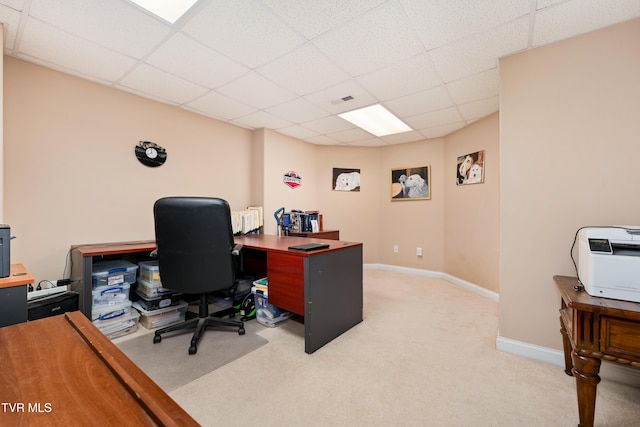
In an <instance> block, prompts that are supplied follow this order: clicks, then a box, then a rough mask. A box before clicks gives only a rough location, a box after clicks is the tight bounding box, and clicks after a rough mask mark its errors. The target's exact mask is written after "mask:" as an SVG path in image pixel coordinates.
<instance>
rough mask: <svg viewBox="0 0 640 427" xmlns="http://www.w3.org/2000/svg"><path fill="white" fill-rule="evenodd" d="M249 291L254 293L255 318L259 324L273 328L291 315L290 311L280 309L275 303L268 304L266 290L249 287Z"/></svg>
mask: <svg viewBox="0 0 640 427" xmlns="http://www.w3.org/2000/svg"><path fill="white" fill-rule="evenodd" d="M251 292H253V294H254V295H253V296H254V299H255V303H256V320H257V321H258V323H260V324H261V325H264V326H267V327H269V328H274V327H276V326H280V325H281V324H283V323H284V322H286V321H287V320H289V319H291V317H293V314H292V313H290V312H288V311H284V310H281V309H280V308H278V307H276V306H275V305H271V304H269V295H268V291H266V292H262V291H259V290H256V288H255V287H254V288H252V289H251Z"/></svg>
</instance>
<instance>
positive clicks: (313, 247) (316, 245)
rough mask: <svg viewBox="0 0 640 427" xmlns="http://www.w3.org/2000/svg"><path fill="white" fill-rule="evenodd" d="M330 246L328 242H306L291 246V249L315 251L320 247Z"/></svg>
mask: <svg viewBox="0 0 640 427" xmlns="http://www.w3.org/2000/svg"><path fill="white" fill-rule="evenodd" d="M328 247H329V244H327V243H305V244H304V245H294V246H289V249H291V250H294V251H305V252H308V251H315V250H318V249H326V248H328Z"/></svg>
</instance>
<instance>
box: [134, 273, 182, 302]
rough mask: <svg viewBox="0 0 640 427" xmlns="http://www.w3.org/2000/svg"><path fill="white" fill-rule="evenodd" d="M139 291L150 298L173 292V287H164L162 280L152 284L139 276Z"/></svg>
mask: <svg viewBox="0 0 640 427" xmlns="http://www.w3.org/2000/svg"><path fill="white" fill-rule="evenodd" d="M137 289H138V291H140V293H141V294H142V295H144V296H146V297H148V298H155V297H158V296H161V295H165V294H172V293H173V291H172V290H171V289H167V288H163V287H162V286H161V285H160V282H157V284H155V285H154V284H151V283H150V282H147V281H146V280H144V279H142V278H138V288H137Z"/></svg>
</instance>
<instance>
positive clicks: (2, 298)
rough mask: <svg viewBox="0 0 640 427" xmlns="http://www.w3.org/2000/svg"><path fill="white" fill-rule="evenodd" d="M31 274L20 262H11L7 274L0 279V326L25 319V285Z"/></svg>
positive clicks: (27, 283)
mask: <svg viewBox="0 0 640 427" xmlns="http://www.w3.org/2000/svg"><path fill="white" fill-rule="evenodd" d="M31 283H33V276H32V275H31V274H29V272H28V271H27V269H26V268H25V267H24V265H22V264H11V267H10V270H9V276H8V277H3V278H2V279H0V327H3V326H9V325H15V324H17V323H22V322H26V321H27V287H28V285H29V284H31Z"/></svg>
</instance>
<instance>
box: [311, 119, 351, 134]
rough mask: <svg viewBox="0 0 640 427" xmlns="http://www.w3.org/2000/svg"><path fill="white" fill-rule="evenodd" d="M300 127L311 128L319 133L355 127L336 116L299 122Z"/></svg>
mask: <svg viewBox="0 0 640 427" xmlns="http://www.w3.org/2000/svg"><path fill="white" fill-rule="evenodd" d="M300 125H301V126H302V127H305V128H308V129H311V130H313V131H315V132H318V133H320V134H328V133H336V132H340V131H344V130H349V129H355V127H354V126H353V125H352V124H351V123H349V122H348V121H346V120H344V119H343V118H341V117H338V116H327V117H323V118H321V119H317V120H310V121H308V122H304V123H300Z"/></svg>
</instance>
